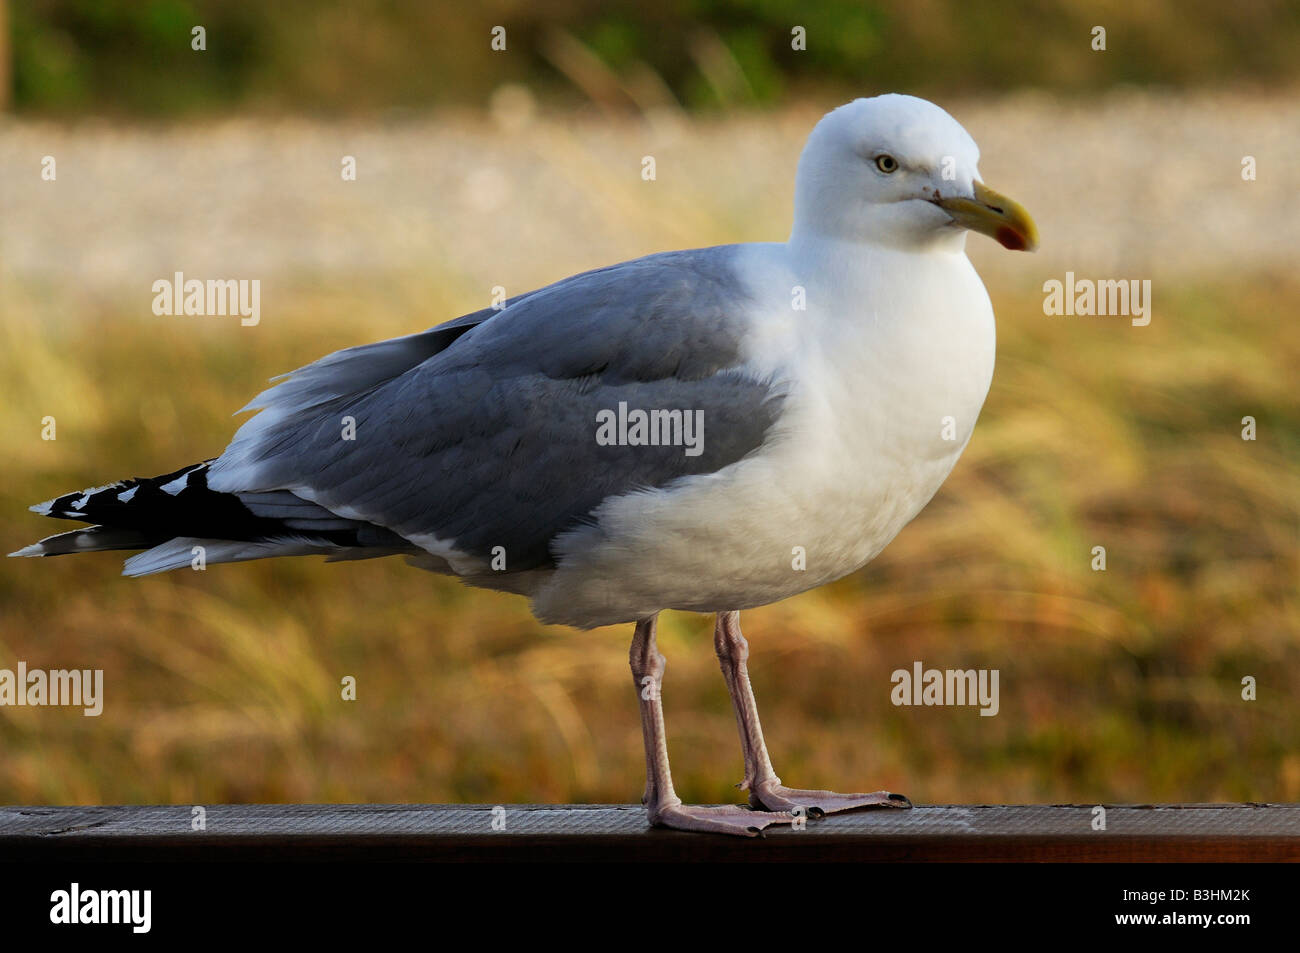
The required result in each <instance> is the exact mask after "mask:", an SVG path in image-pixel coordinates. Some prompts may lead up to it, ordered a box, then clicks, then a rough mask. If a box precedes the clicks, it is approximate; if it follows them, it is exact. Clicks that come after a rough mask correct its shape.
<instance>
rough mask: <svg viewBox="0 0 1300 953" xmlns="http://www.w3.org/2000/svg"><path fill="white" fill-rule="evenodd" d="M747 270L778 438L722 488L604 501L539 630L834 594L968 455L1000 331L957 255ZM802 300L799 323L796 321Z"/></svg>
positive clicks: (547, 600)
mask: <svg viewBox="0 0 1300 953" xmlns="http://www.w3.org/2000/svg"><path fill="white" fill-rule="evenodd" d="M746 256H747V261H746V262H745V264H744V274H745V275H746V276H747V277H748V280H749V281H750V283H751V285H752V287H753V292H754V299H755V300H758V301H765V302H772V303H773V304H772V305H771V306H769V307H766V308H762V309H759V310H758V311H756V312H755V313H754V314H753V321H754V334H753V335H752V338H751V341H752V344H751V349H750V353H749V355H748V357H749V360H748V361H747V365H748V366H749V367H750V368H751V369H752V370H753V372H754V373H755V374H756V375H757V376H761V377H767V376H769V375H770V376H772V377H775V378H777V379H780V380H784V381H785V382H786V383H787V385H788V387H789V396H788V397H787V399H786V402H785V409H784V411H783V413H782V416H781V418H780V419H779V420H778V422H777V424H776V428H775V432H774V434H773V435H772V436H771V437H770V439H769V440H768V442H767V443H766V444H765V446H764V449H763V450H762V451H761V452H759V453H756V454H754V455H752V456H751V457H748V458H746V459H745V460H742V461H740V462H739V463H736V464H734V465H732V466H730V467H727V468H725V469H724V470H722V471H719V472H718V473H715V474H709V475H703V476H697V477H692V478H691V479H689V480H687V481H683V483H682V484H680V485H679V486H677V487H675V488H674V489H672V490H653V491H648V492H644V493H636V494H629V495H627V496H624V497H619V498H616V499H614V500H611V501H607V503H606V504H605V505H604V506H602V508H601V509H600V510H599V511H598V513H597V516H598V521H597V525H596V526H595V527H593V528H592V529H591V530H590V531H587V532H584V533H581V534H575V535H574V536H573V537H571V538H569V539H567V540H565V541H564V548H563V553H564V558H563V559H562V562H561V568H560V569H559V570H557V571H556V572H555V573H554V574H553V575H552V576H551V577H550V578H549V580H548V581H547V583H546V584H545V586H544V587H543V588H542V589H541V590H540V591H538V592H536V593H535V594H534V611H535V612H536V613H537V614H538V615H539V617H541V618H543V619H546V620H547V621H555V622H564V623H567V624H573V625H583V626H590V625H602V624H608V623H613V622H622V621H628V620H630V619H634V618H642V617H645V616H647V615H649V614H651V613H653V612H655V611H658V610H660V609H665V608H674V609H686V610H694V611H701V612H716V611H723V610H728V609H743V608H748V607H751V606H756V605H765V604H767V603H770V602H775V601H778V600H780V599H783V598H786V597H788V596H791V595H794V594H796V593H799V592H803V591H804V590H807V589H810V588H813V587H815V586H819V585H822V584H824V583H826V582H830V581H831V580H834V579H838V578H840V577H841V576H844V575H847V574H848V573H851V572H853V571H854V570H856V569H858V568H860V567H861V566H863V565H864V564H866V563H867V562H868V561H870V560H871V559H872V558H873V557H874V556H875V555H876V554H877V553H879V552H880V550H881V549H883V548H884V547H885V545H886V544H887V543H888V542H889V541H890V540H891V539H893V538H894V536H895V535H897V533H898V531H899V530H900V529H902V528H903V526H904V525H906V524H907V523H908V522H909V521H910V520H911V519H912V518H913V517H914V516H915V515H916V514H917V513H918V512H919V511H920V510H921V508H922V507H923V506H924V505H925V504H926V503H927V502H928V501H929V499H930V498H931V497H932V496H933V495H934V493H935V491H936V490H938V488H939V486H940V484H941V483H942V482H943V480H944V478H945V477H946V476H947V475H948V473H949V471H950V470H951V469H952V467H953V465H954V464H955V463H956V461H957V458H958V456H959V455H960V454H961V451H962V449H963V448H964V447H965V446H966V443H967V441H968V440H969V439H970V436H971V432H972V430H973V429H974V426H975V418H976V417H977V415H978V414H979V410H980V407H981V406H982V404H983V402H984V397H985V395H986V394H987V393H988V387H989V383H990V380H991V378H992V372H993V358H994V325H993V313H992V308H991V306H990V304H989V300H988V296H987V294H986V293H985V291H984V287H983V284H982V283H981V282H980V280H979V277H978V276H977V275H976V273H975V271H974V269H973V268H972V267H971V265H970V262H969V261H968V260H967V258H966V256H965V255H964V254H960V253H958V254H943V255H927V256H918V255H912V254H907V253H900V252H889V251H884V250H880V249H874V250H871V251H867V252H864V251H863V249H862V246H854V247H853V248H851V249H844V248H831V249H824V248H821V249H818V250H817V253H816V254H804V255H793V254H791V253H790V251H789V249H788V246H786V245H755V246H748V247H747V250H746ZM795 285H799V286H801V287H803V288H804V291H805V295H804V297H805V300H806V303H807V309H806V310H802V311H800V310H795V309H794V308H793V307H792V306H791V302H792V301H793V300H795V295H794V294H792V288H793V287H794V286H795ZM832 286H834V287H836V288H838V289H840V290H839V291H838V292H837V293H835V294H833V295H832V294H831V293H829V291H828V290H827V289H829V288H831V287H832Z"/></svg>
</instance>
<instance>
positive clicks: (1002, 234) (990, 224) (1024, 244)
mask: <svg viewBox="0 0 1300 953" xmlns="http://www.w3.org/2000/svg"><path fill="white" fill-rule="evenodd" d="M934 204H935V205H937V206H939V207H940V208H941V209H943V210H944V211H945V212H947V213H948V214H949V215H951V216H952V220H953V221H954V222H956V223H957V224H958V225H960V226H961V227H962V228H969V229H970V230H971V231H972V232H979V233H980V234H981V235H988V236H989V237H990V238H992V239H994V240H996V241H997V242H998V243H999V244H1001V245H1002V247H1003V248H1010V249H1011V250H1012V251H1033V250H1034V249H1036V248H1037V247H1038V226H1036V225H1035V224H1034V220H1033V219H1032V218H1030V217H1029V213H1028V212H1026V211H1025V208H1024V206H1023V205H1021V204H1020V203H1019V202H1017V201H1015V200H1014V199H1009V198H1007V197H1006V196H1005V195H1000V194H999V193H997V192H994V191H993V190H992V189H991V188H989V187H988V186H987V185H985V184H984V183H983V182H976V183H975V197H974V198H973V199H967V198H958V197H956V196H954V197H953V198H946V199H935V200H934Z"/></svg>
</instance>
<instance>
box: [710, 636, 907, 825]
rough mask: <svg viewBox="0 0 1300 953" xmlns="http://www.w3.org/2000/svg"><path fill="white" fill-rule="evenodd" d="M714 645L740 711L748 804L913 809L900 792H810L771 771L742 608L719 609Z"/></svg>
mask: <svg viewBox="0 0 1300 953" xmlns="http://www.w3.org/2000/svg"><path fill="white" fill-rule="evenodd" d="M713 648H714V650H715V651H716V652H717V653H718V661H719V663H720V664H721V665H722V677H723V678H725V679H726V680H727V690H728V691H729V692H730V693H731V704H732V706H733V707H734V708H735V709H736V724H737V725H738V726H739V728H740V747H741V751H742V752H743V753H744V756H745V780H744V781H742V782H741V784H740V787H741V788H742V789H743V790H747V791H748V792H749V803H750V804H752V805H753V806H754V807H755V808H761V809H764V810H768V811H793V810H794V809H795V808H803V809H804V810H805V811H806V812H807V813H808V814H809V815H810V816H813V817H817V816H820V815H822V814H834V813H836V812H837V811H848V810H852V809H853V808H859V807H904V808H906V807H911V806H912V802H911V801H909V800H908V799H907V798H905V797H904V796H903V795H901V794H890V793H889V792H888V791H876V792H874V793H872V794H836V793H835V792H834V791H807V790H802V789H799V788H788V787H786V786H785V785H783V784H782V783H781V779H780V778H778V777H777V776H776V772H775V771H774V770H772V759H771V758H770V757H768V754H767V744H766V743H765V742H764V741H763V726H762V725H761V724H760V723H759V720H758V705H757V703H756V702H755V701H754V689H753V687H752V686H751V685H750V683H749V666H748V664H747V660H748V659H749V643H748V642H746V641H745V637H744V636H743V635H741V632H740V613H739V612H719V613H718V622H717V625H716V626H715V627H714V630H713Z"/></svg>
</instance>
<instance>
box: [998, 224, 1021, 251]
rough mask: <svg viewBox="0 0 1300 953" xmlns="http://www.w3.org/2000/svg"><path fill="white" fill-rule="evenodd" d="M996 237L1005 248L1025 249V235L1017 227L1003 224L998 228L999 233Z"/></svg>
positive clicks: (1013, 249)
mask: <svg viewBox="0 0 1300 953" xmlns="http://www.w3.org/2000/svg"><path fill="white" fill-rule="evenodd" d="M994 237H996V238H997V240H998V243H999V244H1000V245H1001V246H1002V247H1003V248H1010V249H1011V250H1012V251H1024V250H1025V236H1024V235H1021V234H1020V233H1019V232H1017V231H1016V230H1015V229H1012V228H1008V227H1007V226H1005V225H1003V226H1002V227H1001V228H999V229H998V233H997V235H996V236H994Z"/></svg>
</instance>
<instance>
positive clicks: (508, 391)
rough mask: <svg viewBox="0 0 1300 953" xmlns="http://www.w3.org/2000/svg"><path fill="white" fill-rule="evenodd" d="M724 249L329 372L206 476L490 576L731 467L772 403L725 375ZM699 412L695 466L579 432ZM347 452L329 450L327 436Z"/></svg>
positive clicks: (629, 266)
mask: <svg viewBox="0 0 1300 953" xmlns="http://www.w3.org/2000/svg"><path fill="white" fill-rule="evenodd" d="M733 255H734V247H732V246H723V247H719V248H710V249H701V250H697V251H690V252H672V253H667V254H662V255H653V256H650V257H648V258H642V259H637V260H635V261H631V262H626V263H623V264H621V265H615V266H613V267H610V268H605V269H601V270H599V271H594V272H588V273H586V274H583V275H578V276H576V277H574V278H569V279H566V280H565V281H562V282H559V283H557V284H554V285H551V286H549V287H546V288H543V289H541V290H539V291H535V292H532V293H530V294H528V295H524V296H522V297H520V298H518V299H514V300H512V301H510V302H508V304H507V307H506V308H505V309H504V310H501V311H492V310H490V309H489V310H487V311H484V312H478V313H476V314H473V315H466V316H465V317H463V318H460V319H457V320H456V321H453V322H450V323H449V324H444V325H440V326H439V327H437V328H434V329H432V330H430V331H427V332H424V333H423V334H418V335H411V336H409V337H406V338H397V339H395V340H393V341H385V342H380V343H379V344H376V345H370V346H368V347H364V348H356V349H353V350H352V351H343V352H339V353H338V354H334V355H330V356H329V357H327V358H324V359H323V360H321V361H318V362H317V363H316V364H313V365H310V366H309V367H307V368H304V369H303V370H302V371H300V372H295V374H293V375H290V376H289V379H288V380H287V381H285V382H284V383H282V384H280V385H278V386H277V387H274V388H272V389H271V390H269V391H267V392H266V393H264V394H263V395H261V396H260V397H259V398H257V399H256V400H255V401H254V402H253V403H252V404H251V405H250V407H262V408H264V409H263V410H262V413H261V414H259V415H258V416H257V417H254V418H253V419H252V420H250V421H249V422H248V423H246V424H245V425H244V426H243V427H242V428H241V429H240V431H239V433H238V434H236V437H235V439H234V441H233V442H232V443H231V445H230V447H229V448H228V449H227V450H226V452H225V453H224V454H223V455H222V456H221V458H220V459H219V460H217V461H216V462H215V463H214V464H213V466H212V470H211V474H210V476H209V482H210V485H211V486H212V487H213V488H214V489H218V490H225V491H231V492H249V491H270V490H279V489H287V490H290V491H292V492H293V493H296V494H298V495H299V496H302V497H303V498H305V499H309V500H312V501H314V502H316V503H318V504H320V505H321V506H323V507H325V508H326V509H328V510H330V511H331V512H334V513H338V514H340V515H342V516H345V517H347V518H349V519H362V520H366V521H368V522H371V523H374V524H377V525H379V526H382V527H386V528H388V529H390V530H392V531H394V532H396V533H398V534H400V535H402V536H404V537H406V538H408V539H412V538H417V537H420V538H427V537H430V536H432V537H436V539H437V540H438V541H439V542H440V543H444V544H448V545H450V546H452V547H454V548H455V550H457V551H459V552H461V553H465V554H469V555H472V556H474V557H477V558H480V559H485V558H487V557H488V555H489V554H490V553H491V551H492V549H493V547H496V546H504V547H505V550H506V553H507V554H508V559H507V565H508V567H509V570H510V571H522V570H526V569H532V568H537V567H539V566H545V565H550V564H551V553H550V549H549V546H550V542H551V540H553V539H554V537H555V536H556V535H557V534H559V533H561V532H563V531H564V530H566V529H569V528H572V527H573V526H575V525H578V524H580V523H582V522H584V521H586V520H588V519H589V514H590V513H591V512H592V510H594V509H595V508H596V507H597V506H598V505H599V504H600V503H601V502H602V501H603V500H605V499H606V498H608V497H610V496H614V495H618V494H623V493H627V492H630V491H633V490H636V489H638V488H646V487H663V486H666V485H668V484H670V483H671V482H672V481H674V480H677V479H680V478H682V477H687V476H690V475H693V474H701V473H711V472H715V471H717V470H720V469H722V468H723V467H726V466H728V465H729V464H732V463H735V462H736V461H738V460H740V459H742V458H743V457H745V456H746V455H747V454H749V453H751V452H752V451H754V450H755V449H757V448H758V447H759V446H761V445H762V443H763V440H764V437H765V435H766V434H767V432H768V430H769V428H770V427H771V425H772V423H773V422H774V420H775V419H776V416H777V413H778V411H779V406H780V403H781V394H780V393H779V392H778V390H777V389H776V388H774V386H773V385H772V383H771V382H769V381H765V380H759V379H756V378H755V377H754V376H753V375H752V374H750V373H747V372H746V370H745V369H744V367H743V366H742V364H741V337H742V335H743V333H744V329H745V327H746V322H745V320H744V318H743V313H744V310H745V309H746V308H747V307H748V306H749V304H750V302H749V301H748V299H747V298H746V296H745V292H744V291H743V289H742V287H741V285H740V283H739V282H738V281H737V279H736V278H735V276H734V273H733V271H732V268H731V260H732V257H733ZM620 402H625V403H626V405H627V407H628V408H629V409H638V408H639V409H644V410H652V409H656V410H683V411H697V410H698V411H702V412H703V420H704V439H703V444H702V452H700V453H699V455H697V456H690V455H687V454H686V453H685V452H684V448H683V447H682V446H602V445H600V444H598V442H597V440H596V431H597V414H598V413H599V412H601V411H605V410H609V411H615V412H617V409H618V406H619V403H620ZM345 417H350V418H352V419H353V421H355V439H353V440H346V439H343V432H344V418H345Z"/></svg>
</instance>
